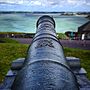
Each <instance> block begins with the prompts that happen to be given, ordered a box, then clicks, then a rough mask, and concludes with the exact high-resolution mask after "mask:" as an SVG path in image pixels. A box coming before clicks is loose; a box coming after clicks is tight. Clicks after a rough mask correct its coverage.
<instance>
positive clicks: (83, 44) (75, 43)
mask: <svg viewBox="0 0 90 90" xmlns="http://www.w3.org/2000/svg"><path fill="white" fill-rule="evenodd" d="M13 39H15V40H17V41H19V42H20V43H22V44H31V41H32V39H31V38H13ZM60 42H61V44H62V45H63V46H65V47H70V48H80V49H86V50H90V40H85V41H82V40H60Z"/></svg>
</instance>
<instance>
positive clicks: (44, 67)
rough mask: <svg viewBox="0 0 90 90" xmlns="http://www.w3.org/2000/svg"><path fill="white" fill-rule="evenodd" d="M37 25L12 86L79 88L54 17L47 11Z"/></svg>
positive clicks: (54, 89)
mask: <svg viewBox="0 0 90 90" xmlns="http://www.w3.org/2000/svg"><path fill="white" fill-rule="evenodd" d="M36 29H37V30H36V34H35V36H34V38H33V40H32V43H31V45H30V47H29V49H28V54H27V57H26V60H25V62H24V65H23V68H22V69H21V70H20V72H19V73H18V75H17V76H16V78H15V81H14V83H13V85H12V90H79V88H78V85H77V80H76V77H75V75H74V74H73V72H72V71H71V69H70V68H69V66H68V64H67V62H66V58H65V56H64V53H63V48H62V45H61V43H60V42H59V40H58V39H57V36H56V31H55V21H54V19H53V18H52V17H50V16H47V15H45V16H42V17H40V18H39V19H38V21H37V24H36Z"/></svg>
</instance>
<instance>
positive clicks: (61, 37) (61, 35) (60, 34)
mask: <svg viewBox="0 0 90 90" xmlns="http://www.w3.org/2000/svg"><path fill="white" fill-rule="evenodd" d="M57 37H58V39H68V37H67V36H66V35H65V34H64V33H57Z"/></svg>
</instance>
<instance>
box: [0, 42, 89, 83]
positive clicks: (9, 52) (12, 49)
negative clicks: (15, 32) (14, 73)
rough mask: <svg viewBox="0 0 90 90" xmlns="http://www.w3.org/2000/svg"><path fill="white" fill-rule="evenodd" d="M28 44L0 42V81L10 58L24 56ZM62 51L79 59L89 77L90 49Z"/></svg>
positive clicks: (7, 68) (67, 49)
mask: <svg viewBox="0 0 90 90" xmlns="http://www.w3.org/2000/svg"><path fill="white" fill-rule="evenodd" d="M28 46H29V45H27V44H18V43H0V83H1V82H2V81H3V79H4V76H5V75H6V73H7V71H8V70H9V69H10V66H11V65H10V64H11V62H12V60H15V59H17V58H20V57H25V56H26V52H27V49H28ZM64 52H65V56H75V57H78V58H80V59H81V64H82V66H83V67H84V68H85V69H86V71H87V72H88V74H87V76H88V78H89V79H90V60H89V59H90V51H89V50H80V49H71V48H64Z"/></svg>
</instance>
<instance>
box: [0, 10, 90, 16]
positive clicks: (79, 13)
mask: <svg viewBox="0 0 90 90" xmlns="http://www.w3.org/2000/svg"><path fill="white" fill-rule="evenodd" d="M12 13H14V14H22V13H25V14H26V15H27V16H29V15H46V14H48V15H60V16H62V15H65V16H85V17H86V16H88V15H90V12H29V11H27V12H26V11H0V14H12Z"/></svg>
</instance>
